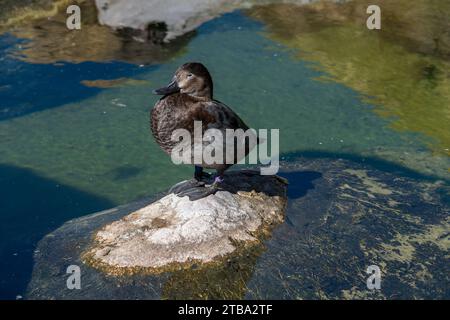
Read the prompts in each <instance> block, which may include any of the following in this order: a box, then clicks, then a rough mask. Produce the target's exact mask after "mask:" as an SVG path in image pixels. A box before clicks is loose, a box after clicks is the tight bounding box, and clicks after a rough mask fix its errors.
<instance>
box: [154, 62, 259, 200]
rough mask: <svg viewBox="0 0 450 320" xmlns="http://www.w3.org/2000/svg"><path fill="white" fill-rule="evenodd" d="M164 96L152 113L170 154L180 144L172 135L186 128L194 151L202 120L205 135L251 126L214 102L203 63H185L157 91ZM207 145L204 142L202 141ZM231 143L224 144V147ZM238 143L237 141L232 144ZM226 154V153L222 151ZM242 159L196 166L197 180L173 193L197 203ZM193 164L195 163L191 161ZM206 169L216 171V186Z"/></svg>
mask: <svg viewBox="0 0 450 320" xmlns="http://www.w3.org/2000/svg"><path fill="white" fill-rule="evenodd" d="M154 93H155V94H159V95H163V97H162V98H161V99H160V100H159V101H158V102H157V103H156V104H155V106H154V107H153V109H152V111H151V129H152V133H153V136H154V138H155V140H156V142H157V143H158V145H159V146H160V147H161V148H162V149H163V150H164V151H165V152H166V153H167V154H169V155H170V154H171V152H172V150H173V148H174V147H175V145H176V144H177V142H176V141H173V140H172V133H173V132H174V130H176V129H186V130H188V131H189V132H190V134H191V137H192V139H191V141H192V146H191V147H192V148H194V144H195V143H198V142H194V139H193V137H194V122H195V121H201V125H202V134H204V133H205V131H206V130H208V129H218V130H220V131H221V132H223V137H224V139H225V136H226V134H225V130H226V129H234V130H236V129H242V130H244V131H246V130H247V129H249V128H248V126H247V125H246V124H245V123H244V121H242V119H241V118H239V116H238V115H237V114H236V113H235V112H234V111H233V110H231V109H230V108H229V107H228V106H226V105H225V104H223V103H221V102H219V101H217V100H214V99H213V82H212V78H211V75H210V73H209V72H208V70H207V69H206V67H205V66H204V65H203V64H201V63H196V62H190V63H185V64H184V65H182V66H181V67H179V68H178V70H177V71H176V72H175V75H174V77H173V79H172V81H171V82H170V83H169V84H168V85H167V86H166V87H163V88H160V89H157V90H155V91H154ZM201 143H203V144H204V142H201ZM226 143H229V141H228V142H224V144H223V148H225V145H226ZM233 143H237V142H233ZM244 143H246V145H245V155H247V154H248V152H249V151H250V150H251V149H252V147H253V146H249V145H248V142H244ZM223 154H224V155H225V150H224V151H223ZM239 160H240V159H238V158H237V157H234V161H233V163H231V164H230V163H229V162H228V164H227V163H225V161H222V162H219V163H213V164H206V163H204V162H202V163H196V165H195V172H194V179H192V180H190V181H187V182H184V183H181V184H178V185H176V186H174V187H173V188H172V189H171V191H172V192H174V193H176V194H178V195H179V196H184V195H187V196H189V198H190V199H191V200H196V199H200V198H203V197H205V196H208V195H210V194H213V193H215V192H216V191H217V190H218V189H219V186H220V183H221V182H222V181H223V174H224V172H225V170H227V169H228V168H229V167H230V166H232V165H233V164H235V163H237V162H238V161H239ZM192 163H193V162H192ZM203 168H207V169H215V170H216V174H215V176H214V180H213V183H212V184H211V185H206V184H205V182H204V181H203V179H206V178H208V177H209V175H208V174H207V173H206V172H204V171H203Z"/></svg>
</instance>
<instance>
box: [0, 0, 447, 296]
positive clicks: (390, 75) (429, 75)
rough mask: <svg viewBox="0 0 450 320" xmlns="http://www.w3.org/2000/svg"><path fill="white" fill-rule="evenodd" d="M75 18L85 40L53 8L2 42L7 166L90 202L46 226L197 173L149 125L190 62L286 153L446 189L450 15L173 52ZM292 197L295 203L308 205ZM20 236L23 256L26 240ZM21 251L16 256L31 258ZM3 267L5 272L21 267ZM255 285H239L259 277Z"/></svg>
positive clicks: (259, 22) (223, 25)
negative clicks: (419, 178)
mask: <svg viewBox="0 0 450 320" xmlns="http://www.w3.org/2000/svg"><path fill="white" fill-rule="evenodd" d="M28 2H30V1H26V0H25V1H21V3H23V4H28ZM42 2H46V0H42ZM30 3H31V2H30ZM46 3H48V4H50V3H53V2H52V1H47V2H46ZM79 3H80V4H81V5H83V6H84V7H83V9H82V10H83V13H84V14H83V19H84V22H83V23H84V24H83V29H82V30H81V31H80V32H78V31H76V32H68V31H67V30H66V29H65V21H64V19H63V18H64V17H65V15H64V14H62V12H63V11H61V10H60V11H58V10H57V8H56V7H55V8H56V9H55V10H56V11H55V12H54V14H53V15H52V16H53V17H52V19H50V20H49V19H46V18H45V19H41V18H40V17H41V16H42V17H43V16H46V15H44V14H43V12H44V11H45V12H46V14H48V12H49V10H50V11H51V8H52V7H51V6H49V7H46V8H47V9H45V10H43V11H39V10H36V7H34V6H31V7H28V6H26V8H33V9H30V10H25V11H24V12H25V13H26V14H30V15H32V16H33V17H34V19H31V20H30V21H29V23H22V22H20V23H18V21H19V20H20V19H19V18H18V17H22V19H23V16H21V15H15V17H16V18H17V19H16V20H14V19H13V20H9V22H8V26H6V27H5V26H3V29H2V30H0V32H4V31H7V34H3V35H2V36H0V68H1V70H2V73H1V74H0V101H1V104H0V120H1V121H0V154H1V157H0V162H1V163H4V164H6V166H5V168H6V169H5V170H7V168H23V170H26V172H30V171H28V170H32V172H33V175H36V176H38V177H42V179H45V180H46V181H53V182H54V183H55V184H57V185H64V186H67V188H70V190H82V191H83V193H86V194H87V195H89V197H81V198H80V199H81V200H79V201H78V200H76V201H77V208H76V210H75V209H73V211H71V208H72V203H71V202H70V201H69V200H67V201H66V202H65V204H66V206H63V207H62V208H63V209H59V207H58V208H57V210H56V209H52V208H51V206H50V205H49V207H48V208H45V207H43V208H42V210H41V211H42V212H44V211H46V210H47V211H48V212H49V214H50V215H54V216H55V217H56V216H58V217H61V216H60V214H61V212H59V211H61V210H64V211H65V212H64V213H65V215H64V216H70V217H73V216H77V215H83V214H87V213H89V211H90V210H93V206H92V203H94V202H95V201H94V202H93V200H92V199H97V198H98V199H102V201H103V202H102V203H107V204H108V205H109V206H112V205H115V204H121V203H126V202H128V201H131V200H133V199H136V198H139V197H141V196H145V195H149V194H152V193H155V192H157V191H161V190H163V189H166V188H167V187H169V186H170V185H172V184H174V183H175V182H177V181H179V180H180V179H185V178H186V177H189V176H190V175H191V174H192V172H191V169H192V168H190V167H184V166H183V167H182V166H174V165H173V164H172V163H171V161H170V159H169V158H168V157H167V156H166V155H165V154H164V153H163V152H162V151H161V150H160V149H159V147H158V146H157V145H156V144H155V143H154V141H153V139H152V138H151V136H150V133H149V124H148V121H149V120H148V117H149V109H150V108H151V106H152V105H153V104H154V103H155V101H156V99H158V97H155V96H153V95H152V94H151V90H152V89H154V88H155V87H159V86H161V85H162V84H165V83H166V82H167V81H168V80H169V78H170V76H171V75H172V74H173V71H174V70H175V69H176V68H177V67H178V66H179V65H181V64H182V63H184V62H186V61H190V60H199V61H202V62H204V63H205V64H206V65H207V66H208V68H209V69H210V70H211V72H212V75H213V78H214V80H215V87H216V88H217V90H216V92H217V95H216V98H217V99H219V100H221V101H223V102H225V103H227V104H228V105H230V106H231V107H233V109H234V110H236V111H237V112H238V114H239V115H241V116H242V118H243V119H245V120H246V122H247V123H248V124H249V125H250V126H252V127H255V128H279V129H280V143H281V146H280V148H281V152H282V153H283V154H287V153H295V154H302V153H307V154H313V153H315V152H319V153H320V152H323V153H326V154H329V155H335V156H336V157H339V156H340V155H343V154H345V155H348V156H349V157H351V156H354V157H355V158H357V159H359V160H358V162H362V161H364V159H365V158H366V157H367V158H373V159H381V160H388V161H390V162H392V163H393V164H395V165H398V166H404V167H406V168H408V169H410V170H411V172H418V173H420V174H423V175H425V176H428V177H431V178H432V179H435V180H437V179H447V178H448V173H449V172H448V170H449V167H450V162H449V159H450V158H449V152H448V148H449V147H450V136H449V131H448V128H449V127H450V126H449V119H450V111H449V106H450V93H449V88H450V84H449V73H448V70H450V68H449V64H450V62H449V52H450V50H449V41H448V30H450V28H448V27H447V25H448V19H447V20H445V17H446V16H447V17H448V13H449V8H448V4H449V2H448V1H427V2H425V1H418V2H415V3H414V6H412V5H410V3H409V2H406V1H403V0H396V1H383V2H382V3H383V4H382V7H383V8H384V9H383V25H382V26H383V30H382V31H381V32H379V31H373V32H369V31H368V30H366V28H365V18H366V14H365V7H364V6H365V5H366V4H367V2H364V1H362V0H361V1H359V0H358V1H353V2H350V3H348V4H340V5H332V4H325V3H322V2H321V3H320V4H316V5H308V6H295V5H289V4H277V5H270V6H259V7H253V8H251V9H248V10H245V11H243V12H241V11H235V12H233V13H230V14H226V15H223V16H221V17H219V18H217V19H214V20H211V21H209V22H207V23H204V24H203V25H202V26H200V27H199V28H198V29H197V30H196V31H195V32H193V33H191V34H188V35H185V36H183V37H181V38H179V39H177V40H176V41H175V42H172V43H168V44H162V43H160V42H156V43H154V42H152V41H149V42H137V41H134V40H133V34H132V32H130V30H128V31H123V32H114V31H112V30H110V29H108V28H107V27H104V26H100V25H99V24H98V23H96V20H95V19H96V18H95V17H96V15H95V10H94V7H93V6H92V3H88V2H85V1H79ZM13 4H14V2H13V1H10V0H6V1H4V2H2V3H1V5H0V6H1V7H2V8H8V6H13ZM39 8H43V7H41V6H40V7H39ZM39 8H38V9H39ZM49 8H50V9H49ZM5 12H6V11H3V14H4V13H5ZM21 12H22V11H21ZM58 12H59V13H58ZM12 16H14V15H12ZM36 17H38V18H36ZM1 19H2V15H1V14H0V20H1ZM25 20H26V19H25ZM3 21H4V20H3ZM414 21H417V22H418V23H417V24H414V23H413V22H414ZM5 28H6V29H5ZM147 64H151V66H148V65H147ZM318 79H319V80H320V81H317V80H318ZM373 111H375V112H373ZM393 128H395V129H396V130H393ZM11 170H12V169H11ZM17 170H19V169H17ZM20 170H22V169H20ZM299 180H300V178H299ZM53 182H52V183H53ZM290 193H291V198H295V197H294V196H293V194H294V195H295V194H299V195H303V194H304V190H303V189H301V188H300V189H295V188H294V189H292V190H290ZM39 196H41V197H42V198H45V197H46V196H45V194H39ZM23 197H29V198H33V197H31V196H30V195H29V192H27V193H26V194H24V193H21V192H19V191H17V192H15V193H14V194H13V195H11V199H10V201H11V202H12V203H14V202H15V201H17V202H22V201H23V199H22V198H23ZM52 197H53V196H52V195H51V194H49V196H48V198H47V199H45V201H48V202H49V203H51V202H52ZM69 198H70V197H69ZM43 201H44V200H43ZM44 203H46V202H44ZM11 208H13V207H11ZM307 208H309V207H307ZM291 209H292V207H291ZM294 209H295V208H294ZM11 210H12V209H11ZM27 210H28V209H27ZM30 210H31V209H30ZM47 211H46V212H47ZM294 211H295V210H294ZM28 212H29V210H28V211H27V212H23V213H22V214H23V215H26V214H28ZM292 212H293V211H291V214H293V213H292ZM13 213H14V212H12V213H11V214H13ZM380 216H381V214H380ZM49 219H50V218H49ZM4 221H6V220H4ZM55 221H57V222H62V221H60V219H55ZM291 222H292V225H295V221H294V220H293V219H292V221H291ZM5 223H6V222H5ZM368 225H369V224H368ZM52 227H53V225H52ZM37 228H40V226H38V227H37ZM380 228H381V227H380ZM44 229H45V231H47V229H46V228H44V227H42V230H39V232H38V234H42V232H44V231H43V230H44ZM291 231H292V230H291ZM292 232H294V231H292ZM19 233H20V232H18V234H17V239H16V240H14V241H16V242H14V241H12V243H13V242H14V243H20V242H21V241H23V238H26V237H27V235H26V234H25V233H21V234H19ZM381 234H382V232H381ZM13 236H14V235H13V234H12V235H11V237H13ZM14 246H15V245H12V246H11V249H8V250H10V251H11V252H12V251H14V248H17V250H18V251H19V254H21V253H20V250H21V247H20V245H17V246H15V247H14ZM27 250H28V251H29V250H30V249H29V247H27ZM318 251H320V250H318ZM8 252H9V251H8ZM1 254H2V257H0V259H1V260H2V261H9V260H10V259H11V257H10V256H9V253H4V252H2V253H1ZM4 254H8V256H4ZM27 254H28V257H29V252H28V253H27ZM317 255H318V256H319V255H320V254H319V253H317ZM317 259H319V258H317ZM317 261H318V260H317ZM269 262H270V261H269ZM269 262H268V263H269ZM301 262H302V263H304V261H301ZM8 263H10V262H8ZM311 268H312V267H311ZM244 269H245V268H244ZM251 269H252V268H249V269H248V270H251ZM246 270H247V269H245V270H244V271H242V272H241V273H242V274H244V275H245V279H243V281H246V280H247V273H248V274H250V273H251V271H248V272H247V271H246ZM349 270H350V269H349ZM216 271H217V270H216ZM217 272H218V273H220V272H221V271H220V270H219V271H217ZM216 275H217V274H214V275H212V276H211V277H215V276H216ZM198 276H199V277H200V275H198ZM173 279H174V280H173V281H172V282H171V281H170V280H169V281H168V283H167V287H166V288H165V289H164V290H165V292H166V293H165V295H166V296H167V297H174V296H176V294H175V293H174V292H175V291H176V286H175V285H174V284H175V283H179V284H180V285H182V284H183V283H187V282H188V279H184V280H183V279H181V278H180V277H177V276H176V275H174V278H173ZM196 279H198V277H197V278H196ZM236 281H238V282H239V280H236ZM171 283H172V284H171ZM306 289H307V288H306ZM174 290H175V291H174ZM201 290H202V288H200V289H199V291H201ZM231 291H232V292H237V293H238V294H236V295H230V297H231V296H232V297H238V296H241V294H242V291H241V289H240V287H239V286H237V287H233V290H231ZM195 294H196V293H195V292H194V293H193V295H195Z"/></svg>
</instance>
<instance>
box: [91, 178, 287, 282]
mask: <svg viewBox="0 0 450 320" xmlns="http://www.w3.org/2000/svg"><path fill="white" fill-rule="evenodd" d="M225 181H226V182H225V184H224V186H223V190H220V191H218V192H217V193H216V194H214V195H210V196H208V197H206V198H203V199H200V200H196V201H190V200H189V198H188V197H187V196H185V197H179V196H177V195H175V194H169V195H166V196H165V197H163V198H162V199H160V200H158V201H156V202H154V203H151V204H150V205H147V206H145V207H143V208H141V209H139V210H137V211H135V212H133V213H131V214H129V215H127V216H125V217H123V218H122V219H120V220H119V221H115V222H113V223H110V224H108V225H106V226H104V227H103V228H102V229H101V230H99V231H98V232H97V233H96V234H95V235H94V243H93V245H92V247H91V248H90V250H89V251H88V252H87V253H85V255H84V259H85V261H86V263H88V264H90V265H92V266H94V267H98V268H100V269H101V270H103V271H105V272H107V273H110V274H123V273H135V272H161V271H166V270H168V269H171V268H174V267H175V268H179V267H188V266H191V265H192V264H193V263H196V264H201V263H211V262H214V261H218V260H221V259H222V258H223V257H226V256H227V255H229V254H232V253H233V252H234V251H236V250H237V249H239V248H241V247H244V246H248V245H252V244H253V245H254V244H255V243H258V242H259V239H261V237H262V236H263V235H264V234H266V233H267V232H268V231H269V230H270V229H271V228H272V226H274V225H277V224H280V223H282V222H283V220H284V209H285V205H286V182H285V181H283V180H282V179H281V178H279V177H275V176H261V175H259V174H247V175H246V174H245V173H237V172H231V173H229V174H227V175H226V176H225Z"/></svg>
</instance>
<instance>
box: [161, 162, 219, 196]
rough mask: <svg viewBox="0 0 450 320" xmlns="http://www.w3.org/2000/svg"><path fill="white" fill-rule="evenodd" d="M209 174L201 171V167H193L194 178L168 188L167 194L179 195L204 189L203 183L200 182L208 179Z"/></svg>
mask: <svg viewBox="0 0 450 320" xmlns="http://www.w3.org/2000/svg"><path fill="white" fill-rule="evenodd" d="M210 176H211V175H210V174H209V173H207V172H204V171H203V168H202V167H199V166H195V171H194V178H193V179H190V180H186V181H181V182H179V183H177V184H176V185H174V186H173V187H172V188H170V190H169V193H175V194H176V195H180V193H182V192H185V191H188V190H191V189H195V188H203V187H205V182H204V181H202V180H204V179H205V178H210Z"/></svg>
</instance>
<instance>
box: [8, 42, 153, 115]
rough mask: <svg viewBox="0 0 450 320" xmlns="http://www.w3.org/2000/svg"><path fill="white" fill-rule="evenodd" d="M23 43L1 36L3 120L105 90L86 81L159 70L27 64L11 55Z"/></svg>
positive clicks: (84, 64)
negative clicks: (14, 48) (84, 82)
mask: <svg viewBox="0 0 450 320" xmlns="http://www.w3.org/2000/svg"><path fill="white" fill-rule="evenodd" d="M22 42H23V41H22V40H19V39H16V38H14V37H12V36H5V35H3V36H0V68H1V70H2V71H1V72H0V101H1V102H0V121H3V120H8V119H11V118H15V117H20V116H24V115H27V114H30V113H33V112H37V111H41V110H45V109H51V108H55V107H59V106H62V105H65V104H68V103H76V102H80V101H82V100H85V99H87V98H89V97H92V96H95V95H96V94H98V93H100V92H101V91H102V90H104V89H100V88H94V87H87V86H85V85H83V84H82V83H81V82H82V81H84V80H91V81H92V80H98V79H102V80H113V79H117V78H129V77H135V76H138V75H139V74H140V73H143V72H148V71H149V68H151V69H150V70H153V69H155V68H156V66H151V67H146V68H139V66H137V65H133V64H129V63H124V62H103V63H96V62H82V63H65V62H61V63H53V64H34V63H27V62H24V61H21V60H19V59H15V58H13V57H11V55H10V51H11V50H10V49H11V47H13V46H14V45H17V44H19V43H22Z"/></svg>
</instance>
